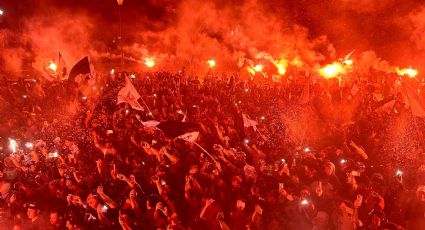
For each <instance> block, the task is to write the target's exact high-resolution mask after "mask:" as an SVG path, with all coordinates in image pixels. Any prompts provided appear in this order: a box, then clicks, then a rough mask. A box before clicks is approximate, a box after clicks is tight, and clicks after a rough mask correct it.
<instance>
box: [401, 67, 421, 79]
mask: <svg viewBox="0 0 425 230" xmlns="http://www.w3.org/2000/svg"><path fill="white" fill-rule="evenodd" d="M396 71H397V74H398V75H400V76H406V75H407V76H408V77H410V78H414V77H416V75H418V71H417V70H415V69H412V68H405V69H399V68H396Z"/></svg>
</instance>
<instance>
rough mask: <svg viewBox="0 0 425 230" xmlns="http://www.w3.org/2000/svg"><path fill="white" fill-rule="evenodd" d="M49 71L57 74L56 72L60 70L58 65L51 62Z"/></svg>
mask: <svg viewBox="0 0 425 230" xmlns="http://www.w3.org/2000/svg"><path fill="white" fill-rule="evenodd" d="M49 69H51V70H53V71H54V72H56V70H57V69H58V65H56V64H55V63H54V62H52V61H51V62H50V64H49Z"/></svg>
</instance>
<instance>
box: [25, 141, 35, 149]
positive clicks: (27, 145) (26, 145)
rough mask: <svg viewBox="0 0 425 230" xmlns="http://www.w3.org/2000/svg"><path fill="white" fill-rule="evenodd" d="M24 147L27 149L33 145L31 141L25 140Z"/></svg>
mask: <svg viewBox="0 0 425 230" xmlns="http://www.w3.org/2000/svg"><path fill="white" fill-rule="evenodd" d="M25 147H26V148H27V149H32V148H33V147H34V145H33V144H32V143H31V142H27V143H25Z"/></svg>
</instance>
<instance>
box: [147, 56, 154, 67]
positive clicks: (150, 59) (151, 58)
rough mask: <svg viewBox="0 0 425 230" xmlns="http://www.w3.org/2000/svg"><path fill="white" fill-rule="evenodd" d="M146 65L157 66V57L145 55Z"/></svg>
mask: <svg viewBox="0 0 425 230" xmlns="http://www.w3.org/2000/svg"><path fill="white" fill-rule="evenodd" d="M145 65H146V66H147V67H148V68H152V67H154V66H155V59H154V58H153V57H145Z"/></svg>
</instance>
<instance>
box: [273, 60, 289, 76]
mask: <svg viewBox="0 0 425 230" xmlns="http://www.w3.org/2000/svg"><path fill="white" fill-rule="evenodd" d="M273 64H274V65H275V66H276V68H277V72H278V73H279V75H281V76H282V75H285V73H286V67H287V66H288V62H287V61H286V60H280V61H273Z"/></svg>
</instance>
